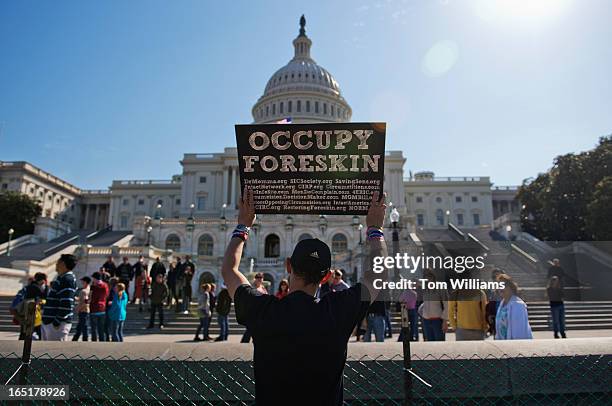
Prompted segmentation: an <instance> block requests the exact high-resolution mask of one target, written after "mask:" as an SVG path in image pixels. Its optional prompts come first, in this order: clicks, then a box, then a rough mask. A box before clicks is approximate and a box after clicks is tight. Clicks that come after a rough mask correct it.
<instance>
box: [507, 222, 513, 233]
mask: <svg viewBox="0 0 612 406" xmlns="http://www.w3.org/2000/svg"><path fill="white" fill-rule="evenodd" d="M506 231H507V232H510V231H512V226H511V225H510V224H508V225H507V226H506Z"/></svg>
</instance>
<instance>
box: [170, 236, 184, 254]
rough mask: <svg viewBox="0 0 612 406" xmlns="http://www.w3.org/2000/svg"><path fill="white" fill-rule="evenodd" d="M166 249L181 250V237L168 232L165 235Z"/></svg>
mask: <svg viewBox="0 0 612 406" xmlns="http://www.w3.org/2000/svg"><path fill="white" fill-rule="evenodd" d="M166 249H167V250H172V251H175V252H176V251H180V250H181V239H180V238H179V237H178V236H177V235H176V234H170V235H169V236H168V237H166Z"/></svg>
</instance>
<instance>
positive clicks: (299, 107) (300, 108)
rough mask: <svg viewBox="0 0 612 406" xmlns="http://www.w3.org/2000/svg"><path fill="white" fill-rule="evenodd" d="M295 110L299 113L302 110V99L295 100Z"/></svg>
mask: <svg viewBox="0 0 612 406" xmlns="http://www.w3.org/2000/svg"><path fill="white" fill-rule="evenodd" d="M296 111H297V112H298V113H300V112H301V111H302V101H301V100H298V101H297V106H296Z"/></svg>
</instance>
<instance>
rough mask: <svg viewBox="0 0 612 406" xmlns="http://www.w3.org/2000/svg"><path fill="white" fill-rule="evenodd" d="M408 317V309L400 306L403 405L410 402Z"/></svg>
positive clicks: (410, 365) (410, 366)
mask: <svg viewBox="0 0 612 406" xmlns="http://www.w3.org/2000/svg"><path fill="white" fill-rule="evenodd" d="M411 336H412V335H411V333H410V319H409V318H408V309H406V307H405V306H402V350H403V353H404V405H406V406H408V405H411V404H412V374H411V373H410V372H409V371H410V370H411V369H412V359H411V355H410V337H411Z"/></svg>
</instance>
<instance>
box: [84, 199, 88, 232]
mask: <svg viewBox="0 0 612 406" xmlns="http://www.w3.org/2000/svg"><path fill="white" fill-rule="evenodd" d="M88 222H89V205H88V204H86V205H85V221H84V222H83V228H84V229H86V228H87V223H88Z"/></svg>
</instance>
